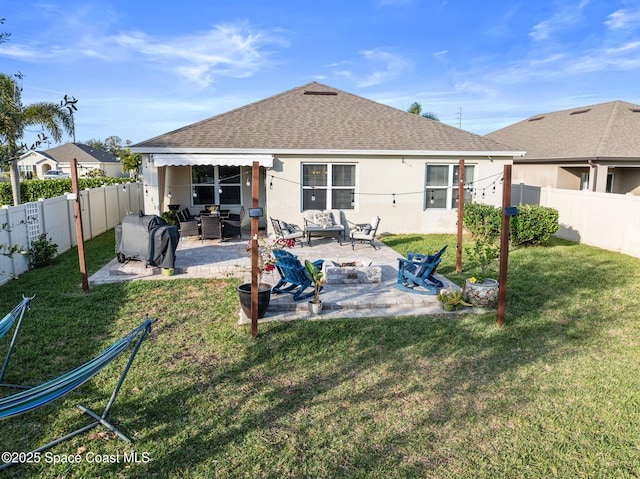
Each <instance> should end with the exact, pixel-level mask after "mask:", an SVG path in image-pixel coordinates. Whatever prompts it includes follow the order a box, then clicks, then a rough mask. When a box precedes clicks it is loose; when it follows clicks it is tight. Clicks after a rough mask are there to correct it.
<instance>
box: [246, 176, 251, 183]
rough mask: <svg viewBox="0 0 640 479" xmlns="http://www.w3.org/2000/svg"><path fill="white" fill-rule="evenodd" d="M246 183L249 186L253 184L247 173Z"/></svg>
mask: <svg viewBox="0 0 640 479" xmlns="http://www.w3.org/2000/svg"><path fill="white" fill-rule="evenodd" d="M246 185H247V186H251V181H249V175H247V183H246Z"/></svg>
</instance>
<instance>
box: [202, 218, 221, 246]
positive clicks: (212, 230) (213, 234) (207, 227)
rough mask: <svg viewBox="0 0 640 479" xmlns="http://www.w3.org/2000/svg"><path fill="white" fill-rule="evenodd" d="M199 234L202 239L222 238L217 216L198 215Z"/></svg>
mask: <svg viewBox="0 0 640 479" xmlns="http://www.w3.org/2000/svg"><path fill="white" fill-rule="evenodd" d="M200 235H201V238H202V241H204V240H206V239H220V238H222V224H221V223H220V217H219V216H209V215H202V216H201V217H200Z"/></svg>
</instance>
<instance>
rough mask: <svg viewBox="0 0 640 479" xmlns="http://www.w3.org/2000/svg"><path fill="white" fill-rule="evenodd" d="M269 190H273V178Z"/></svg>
mask: <svg viewBox="0 0 640 479" xmlns="http://www.w3.org/2000/svg"><path fill="white" fill-rule="evenodd" d="M269 189H270V190H272V189H273V176H272V177H271V180H269Z"/></svg>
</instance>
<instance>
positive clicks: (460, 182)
mask: <svg viewBox="0 0 640 479" xmlns="http://www.w3.org/2000/svg"><path fill="white" fill-rule="evenodd" d="M463 217H464V160H460V166H459V169H458V244H457V245H456V273H462V227H463V221H462V219H463Z"/></svg>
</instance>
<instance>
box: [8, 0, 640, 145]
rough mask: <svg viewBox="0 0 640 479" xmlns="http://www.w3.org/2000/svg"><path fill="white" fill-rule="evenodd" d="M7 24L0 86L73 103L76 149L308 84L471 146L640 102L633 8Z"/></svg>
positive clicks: (363, 2) (528, 4) (300, 8)
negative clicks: (552, 117) (523, 127)
mask: <svg viewBox="0 0 640 479" xmlns="http://www.w3.org/2000/svg"><path fill="white" fill-rule="evenodd" d="M0 18H5V23H4V25H2V26H0V31H5V32H9V33H11V37H10V40H9V41H8V42H6V43H3V44H0V72H2V73H5V74H14V73H17V72H20V73H22V75H23V76H24V77H23V80H22V86H23V101H24V102H25V103H33V102H37V101H51V102H58V101H60V100H61V99H62V97H63V96H64V95H65V94H67V95H72V96H74V97H76V98H77V99H78V104H77V106H78V112H77V113H76V115H75V119H76V140H77V141H80V142H82V141H86V140H89V139H92V138H95V139H104V138H106V137H107V136H111V135H116V136H119V137H120V138H122V140H131V141H133V142H134V143H135V142H139V141H142V140H145V139H148V138H151V137H153V136H156V135H158V134H162V133H166V132H168V131H170V130H173V129H176V128H180V127H182V126H185V125H187V124H190V123H193V122H195V121H199V120H202V119H205V118H208V117H210V116H213V115H217V114H219V113H223V112H225V111H229V110H231V109H234V108H237V107H240V106H243V105H246V104H248V103H250V102H253V101H257V100H261V99H263V98H266V97H269V96H271V95H274V94H277V93H280V92H282V91H285V90H289V89H291V88H295V87H298V86H301V85H304V84H306V83H308V82H311V81H319V82H321V83H325V84H327V85H330V86H332V87H335V88H339V89H342V90H346V91H349V92H351V93H354V94H356V95H360V96H363V97H366V98H369V99H372V100H375V101H378V102H381V103H384V104H387V105H390V106H393V107H396V108H399V109H403V110H406V109H407V108H408V107H409V106H410V105H411V103H412V102H414V101H417V102H419V103H420V104H421V105H422V107H423V111H429V112H433V113H435V114H436V115H437V116H438V117H439V118H440V120H441V121H442V122H444V123H447V124H449V125H452V126H461V127H462V128H463V129H465V130H467V131H471V132H473V133H477V134H480V135H484V134H486V133H489V132H491V131H494V130H497V129H499V128H502V127H504V126H507V125H509V124H511V123H514V122H516V121H519V120H522V119H525V118H527V117H529V116H532V115H535V114H538V113H546V112H550V111H556V110H561V109H566V108H573V107H578V106H585V105H591V104H595V103H601V102H606V101H612V100H623V101H628V102H632V103H640V81H639V79H640V0H630V1H624V0H608V1H601V0H598V1H596V0H555V1H547V0H538V1H531V0H526V1H509V2H507V1H500V0H494V1H492V2H478V1H473V0H431V1H427V0H348V1H345V0H339V1H334V0H326V1H322V2H317V1H316V2H307V1H304V0H272V1H265V0H255V1H254V0H235V1H229V0H225V1H222V0H212V1H202V0H197V1H194V0H181V1H175V0H172V1H171V2H169V1H165V0H157V1H153V2H151V1H142V0H140V1H138V0H111V1H105V0H91V1H84V0H61V1H55V2H51V1H47V0H38V1H35V0H20V1H17V0H0ZM66 141H69V140H66ZM51 146H53V145H51Z"/></svg>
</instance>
